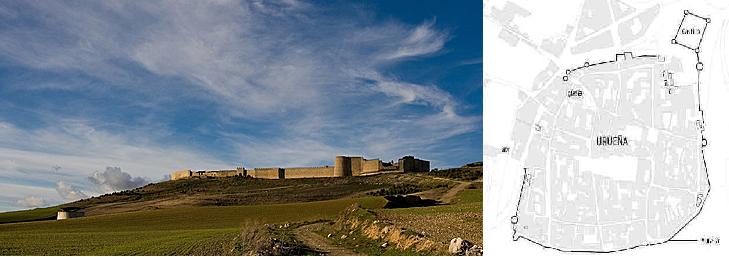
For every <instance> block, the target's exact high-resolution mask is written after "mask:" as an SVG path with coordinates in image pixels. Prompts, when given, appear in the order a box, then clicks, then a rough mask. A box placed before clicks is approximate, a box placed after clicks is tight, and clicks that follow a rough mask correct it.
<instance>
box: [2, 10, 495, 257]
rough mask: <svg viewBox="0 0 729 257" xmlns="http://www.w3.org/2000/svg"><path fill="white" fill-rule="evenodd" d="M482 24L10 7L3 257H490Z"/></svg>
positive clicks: (5, 49) (474, 13)
mask: <svg viewBox="0 0 729 257" xmlns="http://www.w3.org/2000/svg"><path fill="white" fill-rule="evenodd" d="M482 7H483V6H482V3H481V2H479V1H458V2H457V3H455V2H450V1H439V0H418V1H404V0H367V1H321V0H224V1H218V0H195V1H169V0H146V1H129V0H109V1H94V0H72V1H58V0H56V1H25V0H2V1H0V31H2V32H1V33H0V95H1V96H2V97H0V257H2V256H79V255H80V256H132V255H133V256H324V255H330V256H430V255H438V256H442V255H460V256H467V255H476V256H477V255H483V253H484V252H483V251H484V249H483V248H482V246H483V245H484V242H483V235H484V234H483V214H484V212H483V201H484V199H483V191H484V184H483V174H484V173H483V172H484V169H483V158H484V155H483V149H484V148H483V144H482V142H483V129H482V128H483V119H482V116H483V115H482V114H483V111H482V109H483V104H482V98H483V95H482V92H483V89H484V80H483V74H484V72H483V64H482V59H483V58H482V55H483V49H482V45H483V44H482V41H481V38H482V37H481V33H482V27H481V24H482V20H481V19H482V17H483V16H482V12H481V9H482Z"/></svg>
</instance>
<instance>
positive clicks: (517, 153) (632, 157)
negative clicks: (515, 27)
mask: <svg viewBox="0 0 729 257" xmlns="http://www.w3.org/2000/svg"><path fill="white" fill-rule="evenodd" d="M690 68H691V69H687V71H686V72H683V71H682V67H681V64H680V62H679V61H678V60H677V59H673V60H666V58H665V57H662V56H633V55H632V54H631V53H624V54H618V55H616V58H615V60H612V61H607V62H602V63H595V64H590V63H585V64H584V65H583V66H581V67H577V68H575V69H571V70H567V71H566V74H567V75H566V76H564V77H559V76H558V77H557V78H555V79H554V80H553V81H551V82H550V83H549V85H548V86H547V88H545V89H543V90H541V92H540V93H539V94H537V95H534V96H533V97H527V98H528V99H526V100H525V102H524V104H523V106H522V107H521V108H520V109H519V110H518V113H517V121H516V123H515V127H514V130H513V131H514V132H513V133H514V134H513V138H514V139H515V140H516V142H515V144H514V145H513V147H514V151H512V154H513V157H514V158H515V159H517V160H520V161H522V162H523V163H524V167H525V168H524V180H523V185H522V190H521V194H520V199H519V203H518V206H517V214H516V215H515V216H514V217H512V220H511V222H512V224H513V229H514V240H518V239H522V238H523V239H526V240H528V241H531V242H534V243H536V244H539V245H541V246H543V247H547V248H553V249H557V250H560V251H578V252H612V251H619V250H625V249H630V248H634V247H638V246H645V245H653V244H660V243H664V242H667V241H668V240H669V239H671V238H673V237H674V236H675V235H676V234H677V233H678V232H679V231H680V230H681V229H683V227H684V226H686V225H687V224H688V223H689V222H690V221H691V220H692V219H694V218H695V217H696V216H697V215H698V214H699V212H700V211H701V208H702V207H703V202H704V199H705V198H706V196H707V194H708V191H709V180H708V177H707V171H706V165H705V161H704V157H703V146H704V145H703V144H704V143H705V141H703V140H702V139H703V137H702V134H701V133H702V131H703V121H702V118H701V114H700V110H699V106H698V103H699V99H698V98H697V97H698V95H697V86H698V84H697V82H696V81H695V80H696V77H698V76H696V73H695V72H696V71H695V70H694V69H693V67H690ZM676 78H682V79H683V80H684V81H693V82H692V83H678V82H676ZM689 78H693V79H689Z"/></svg>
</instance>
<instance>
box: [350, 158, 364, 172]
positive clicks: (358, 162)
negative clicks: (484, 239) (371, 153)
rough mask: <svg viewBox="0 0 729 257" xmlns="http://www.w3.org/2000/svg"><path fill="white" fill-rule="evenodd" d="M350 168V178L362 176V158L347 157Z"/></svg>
mask: <svg viewBox="0 0 729 257" xmlns="http://www.w3.org/2000/svg"><path fill="white" fill-rule="evenodd" d="M349 159H350V162H351V165H350V167H351V168H352V172H351V173H352V176H359V175H362V163H363V162H364V158H362V157H356V156H355V157H349Z"/></svg>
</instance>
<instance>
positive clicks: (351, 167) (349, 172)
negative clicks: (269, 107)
mask: <svg viewBox="0 0 729 257" xmlns="http://www.w3.org/2000/svg"><path fill="white" fill-rule="evenodd" d="M427 171H430V162H429V161H426V160H420V159H417V158H415V157H413V156H405V157H402V158H400V159H399V160H398V161H397V163H394V162H390V163H388V162H382V161H381V160H379V159H373V160H367V159H365V158H362V157H361V156H337V157H335V158H334V166H321V167H294V168H280V167H273V168H254V169H245V168H243V167H238V168H236V169H234V170H208V171H205V170H200V171H193V170H179V171H173V172H172V173H171V174H170V178H171V179H172V180H178V179H186V178H220V177H235V176H242V177H253V178H263V179H287V178H288V179H291V178H332V177H349V176H367V175H375V174H380V173H386V172H427Z"/></svg>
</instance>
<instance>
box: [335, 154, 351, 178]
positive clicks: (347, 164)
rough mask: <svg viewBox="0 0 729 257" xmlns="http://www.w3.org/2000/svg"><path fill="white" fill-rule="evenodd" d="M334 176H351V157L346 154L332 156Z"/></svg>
mask: <svg viewBox="0 0 729 257" xmlns="http://www.w3.org/2000/svg"><path fill="white" fill-rule="evenodd" d="M334 176H335V177H345V176H346V177H349V176H352V159H350V158H349V157H347V156H341V155H339V156H337V157H335V158H334Z"/></svg>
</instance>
